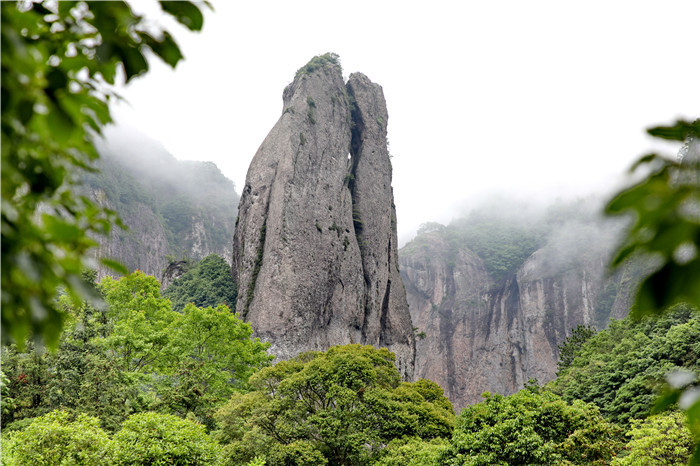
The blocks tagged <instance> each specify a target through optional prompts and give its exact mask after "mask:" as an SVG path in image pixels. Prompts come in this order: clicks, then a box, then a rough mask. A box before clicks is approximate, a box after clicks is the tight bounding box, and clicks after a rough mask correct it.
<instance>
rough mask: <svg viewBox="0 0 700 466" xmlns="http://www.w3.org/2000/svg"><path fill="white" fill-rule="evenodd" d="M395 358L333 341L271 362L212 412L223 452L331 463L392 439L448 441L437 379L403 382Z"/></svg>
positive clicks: (365, 455) (448, 420)
mask: <svg viewBox="0 0 700 466" xmlns="http://www.w3.org/2000/svg"><path fill="white" fill-rule="evenodd" d="M394 359H395V357H394V355H393V354H392V353H390V352H389V351H388V350H386V349H381V350H378V349H374V348H372V347H371V346H360V345H346V346H336V347H333V348H331V349H329V350H328V351H327V352H324V353H319V352H308V353H303V354H301V355H299V356H298V357H296V358H294V359H291V360H288V361H282V362H279V363H277V364H276V365H275V366H273V367H268V368H265V369H263V370H261V371H260V372H258V373H257V374H255V375H253V376H252V377H251V379H250V384H251V388H252V389H253V390H252V391H251V392H249V393H246V394H238V395H234V396H233V397H232V398H231V400H230V401H229V402H228V403H227V404H226V405H225V406H224V407H222V408H221V409H220V410H219V411H218V412H217V414H216V420H217V422H218V424H219V427H220V430H219V432H218V435H219V439H220V442H221V443H222V444H224V453H225V456H227V457H228V458H230V459H232V460H233V461H234V462H245V461H250V460H251V459H253V455H263V456H264V457H265V459H266V460H268V461H270V463H271V464H303V463H292V462H290V463H280V462H279V461H280V460H279V458H288V457H290V455H291V453H290V452H302V451H303V452H305V453H304V457H306V458H309V461H311V462H313V461H312V460H311V459H313V458H318V457H319V456H318V455H321V456H322V457H323V458H325V460H326V461H328V463H329V464H365V463H367V462H368V461H370V460H372V459H374V458H376V457H377V456H378V455H379V453H380V452H381V450H382V449H383V448H384V447H385V446H386V444H387V443H388V442H389V441H391V440H392V439H396V438H402V437H404V436H409V437H418V438H422V439H433V438H447V437H448V436H449V434H450V432H451V430H452V425H453V421H454V414H453V411H452V405H451V404H450V402H449V400H447V398H445V396H444V395H443V393H442V389H441V388H440V387H439V386H437V385H436V384H435V383H434V382H430V381H427V380H421V381H418V382H415V383H401V382H400V375H399V372H398V370H397V369H396V367H395V366H394Z"/></svg>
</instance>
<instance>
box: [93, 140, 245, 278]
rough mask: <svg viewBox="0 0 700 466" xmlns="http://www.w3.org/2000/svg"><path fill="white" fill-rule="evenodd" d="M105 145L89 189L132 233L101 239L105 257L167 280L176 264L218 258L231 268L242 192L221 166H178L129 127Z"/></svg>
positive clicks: (100, 147)
mask: <svg viewBox="0 0 700 466" xmlns="http://www.w3.org/2000/svg"><path fill="white" fill-rule="evenodd" d="M97 147H98V151H99V152H100V155H101V157H100V159H99V164H98V166H97V168H98V169H99V172H96V173H90V174H88V175H87V176H86V177H85V180H84V181H85V183H84V189H85V191H86V193H87V194H88V195H89V196H91V197H92V198H93V199H95V200H97V201H98V202H99V203H100V204H102V205H104V206H106V207H109V208H111V209H113V210H115V211H116V212H117V213H118V214H119V216H120V217H121V219H122V221H123V223H124V224H125V225H126V227H127V228H126V229H120V228H117V227H114V228H113V229H112V232H111V234H110V236H109V238H98V241H99V248H98V250H97V251H96V254H97V255H98V256H99V257H109V258H112V259H116V260H118V261H120V262H121V263H123V264H124V265H125V266H126V267H127V268H128V269H129V270H130V271H133V270H135V269H140V270H142V271H144V272H145V273H147V274H149V275H154V276H156V277H159V278H161V277H162V276H163V272H164V270H165V269H166V267H167V266H168V264H169V263H171V262H173V261H175V260H176V259H183V258H187V259H192V260H200V259H202V258H204V257H206V256H208V255H209V254H218V255H220V256H222V257H224V258H226V259H227V261H228V262H229V263H230V261H231V237H232V235H233V229H234V223H235V217H236V207H237V205H238V194H237V193H236V190H235V186H234V184H233V182H232V181H231V180H229V179H228V178H226V177H225V176H224V175H223V174H222V173H221V171H220V170H219V169H218V168H217V167H216V165H215V164H213V163H211V162H193V161H180V160H176V159H175V158H174V157H173V156H172V155H171V154H169V153H168V152H167V151H166V150H165V148H163V147H162V146H161V145H160V144H159V143H157V142H155V141H153V140H151V139H150V138H148V137H146V136H144V135H143V134H141V133H139V132H137V131H135V130H132V129H128V128H126V129H125V128H123V127H116V128H115V127H111V128H109V130H108V131H107V133H106V138H105V139H104V140H100V141H98V144H97ZM98 272H99V275H100V276H102V275H104V274H108V273H110V271H109V270H104V269H101V270H99V271H98ZM171 275H172V274H171ZM176 276H177V274H175V275H173V276H172V277H171V279H172V278H174V277H176ZM165 285H167V283H164V286H165Z"/></svg>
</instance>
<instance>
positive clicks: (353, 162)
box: [232, 54, 415, 378]
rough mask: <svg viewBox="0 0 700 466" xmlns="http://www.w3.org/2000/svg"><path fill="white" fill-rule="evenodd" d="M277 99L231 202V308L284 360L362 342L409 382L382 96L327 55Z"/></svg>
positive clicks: (408, 331)
mask: <svg viewBox="0 0 700 466" xmlns="http://www.w3.org/2000/svg"><path fill="white" fill-rule="evenodd" d="M283 101H284V106H283V113H282V116H281V117H280V119H279V120H278V122H277V123H276V124H275V126H274V127H273V128H272V130H271V131H270V133H269V134H268V136H267V137H266V138H265V140H264V141H263V143H262V145H261V146H260V148H259V149H258V151H257V153H256V154H255V157H254V159H253V161H252V162H251V165H250V168H249V170H248V174H247V177H246V183H245V186H244V188H243V192H242V195H241V202H240V205H239V215H238V219H237V226H236V232H235V236H234V240H233V265H232V271H233V275H234V278H235V280H236V281H237V283H238V301H237V306H236V308H237V310H238V312H240V313H241V315H242V316H243V317H244V318H245V319H246V320H247V321H248V322H250V323H251V324H252V326H253V328H254V329H255V332H256V334H257V336H259V337H261V338H262V339H263V340H266V341H269V342H270V343H271V345H272V346H271V352H272V353H273V354H275V355H278V356H279V357H281V358H283V359H286V358H289V357H292V356H295V355H296V354H298V353H300V352H302V351H306V350H312V349H313V350H324V349H326V348H328V347H330V346H332V345H336V344H345V343H362V344H369V345H374V346H377V347H385V348H388V349H389V350H391V351H393V352H394V353H395V354H396V356H397V365H398V367H399V369H400V370H401V372H402V374H403V375H404V377H406V378H410V377H411V375H412V373H413V361H414V348H415V346H414V336H413V329H412V326H411V319H410V314H409V311H408V304H407V301H406V295H405V290H404V286H403V283H402V281H401V278H400V275H399V271H398V256H397V240H396V215H395V210H394V205H393V192H392V187H391V162H390V159H389V153H388V150H387V144H386V128H387V126H386V125H387V120H388V115H387V110H386V103H385V101H384V96H383V92H382V88H381V87H380V86H379V85H377V84H374V83H372V82H371V81H370V80H369V79H368V78H367V77H366V76H364V75H362V74H360V73H354V74H352V75H350V77H349V80H348V82H347V83H345V82H344V81H343V77H342V71H341V68H340V65H339V62H338V60H337V57H336V56H335V55H332V54H326V55H323V56H319V57H316V58H314V59H313V60H311V62H309V63H308V64H307V65H306V66H304V67H303V68H301V69H300V70H299V71H298V72H297V74H296V76H295V78H294V80H293V81H292V83H291V84H289V85H288V86H287V87H286V89H285V90H284V94H283Z"/></svg>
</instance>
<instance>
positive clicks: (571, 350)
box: [557, 325, 598, 375]
mask: <svg viewBox="0 0 700 466" xmlns="http://www.w3.org/2000/svg"><path fill="white" fill-rule="evenodd" d="M597 332H598V331H597V330H596V328H595V327H591V326H590V325H577V326H576V328H575V329H573V330H572V331H571V335H569V337H568V338H567V339H566V340H564V343H562V344H561V345H560V346H558V347H557V348H559V361H557V375H559V374H560V373H561V371H563V370H564V369H566V368H567V367H569V366H570V365H571V363H572V362H574V358H575V357H576V356H577V355H578V353H579V352H580V351H581V346H583V344H584V343H586V342H587V341H588V340H590V339H591V337H592V336H593V335H595V334H596V333H597Z"/></svg>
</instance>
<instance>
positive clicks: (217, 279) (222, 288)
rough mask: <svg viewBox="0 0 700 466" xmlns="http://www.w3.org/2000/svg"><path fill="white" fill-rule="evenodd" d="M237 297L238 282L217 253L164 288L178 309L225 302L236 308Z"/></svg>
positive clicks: (165, 294) (166, 294)
mask: <svg viewBox="0 0 700 466" xmlns="http://www.w3.org/2000/svg"><path fill="white" fill-rule="evenodd" d="M236 296H237V291H236V284H235V283H234V281H233V279H232V278H231V268H230V266H229V265H228V263H227V262H226V261H225V260H224V259H223V258H222V257H221V256H217V255H216V254H211V255H209V256H207V257H205V258H204V259H202V260H201V261H199V262H198V263H197V264H195V265H194V266H192V267H191V268H190V269H188V270H187V271H186V272H185V273H184V274H183V275H182V276H180V277H179V278H176V279H175V280H173V282H172V283H171V284H170V286H168V287H167V288H166V289H165V291H163V297H165V298H168V299H170V301H171V302H172V305H173V310H174V311H178V312H181V311H182V310H183V309H184V308H185V306H186V305H187V304H189V303H193V304H194V305H195V306H197V307H216V306H219V305H221V304H223V305H225V306H228V308H229V309H235V307H236Z"/></svg>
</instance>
